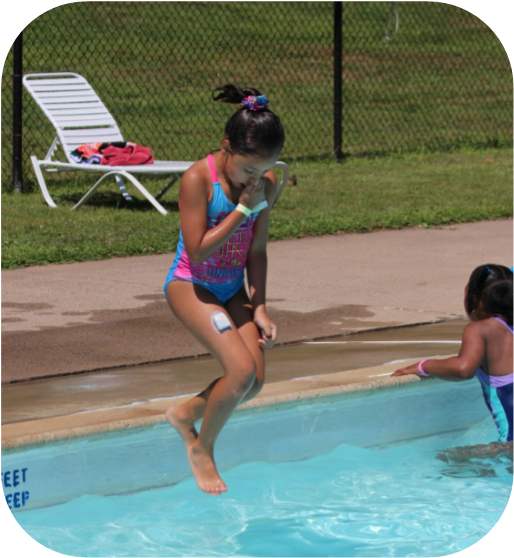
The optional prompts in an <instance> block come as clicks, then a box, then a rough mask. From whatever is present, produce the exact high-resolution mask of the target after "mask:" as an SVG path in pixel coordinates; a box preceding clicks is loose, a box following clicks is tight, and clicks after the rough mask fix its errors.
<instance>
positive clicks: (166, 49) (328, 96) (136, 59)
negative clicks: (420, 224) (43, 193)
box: [1, 2, 512, 190]
mask: <svg viewBox="0 0 514 558" xmlns="http://www.w3.org/2000/svg"><path fill="white" fill-rule="evenodd" d="M395 6H397V8H398V17H399V19H397V18H396V13H395ZM398 23H399V26H398V30H397V33H396V27H397V24H398ZM386 28H387V35H388V36H387V37H386ZM333 45H334V3H333V2H205V3H204V2H94V3H93V2H78V3H72V4H66V5H63V6H59V7H57V8H55V9H52V10H50V11H49V12H46V13H45V14H43V15H41V16H40V17H38V18H37V19H36V20H34V21H33V22H32V23H31V24H30V25H29V26H27V28H26V29H25V30H24V31H23V73H24V74H27V73H41V72H65V71H66V72H75V73H79V74H81V75H83V76H84V77H85V78H86V79H87V80H88V81H89V82H90V83H91V85H92V86H93V88H94V89H95V90H96V92H97V93H98V95H99V96H100V98H101V99H102V100H103V101H104V103H105V104H106V106H107V107H108V109H109V110H110V111H111V113H112V114H113V116H114V118H115V119H116V121H117V122H118V125H119V126H120V128H121V131H122V134H123V136H124V138H125V139H126V140H128V141H134V142H136V143H139V144H142V145H145V146H148V147H151V149H152V151H153V153H154V155H155V158H156V159H161V160H174V159H175V160H176V159H179V160H195V159H198V158H200V157H203V156H205V154H206V153H208V152H210V151H212V150H213V149H216V148H217V147H218V146H219V143H220V140H221V139H222V137H221V136H222V132H223V127H224V124H225V121H226V119H227V118H228V116H229V114H231V112H232V111H233V110H234V107H233V106H226V105H221V104H218V103H214V102H212V100H211V91H212V90H213V89H214V88H215V87H217V86H219V85H220V84H223V83H228V82H235V83H238V84H240V85H249V86H253V87H256V88H258V89H261V90H262V91H264V92H265V93H266V94H267V95H268V97H269V98H270V100H271V108H272V110H274V111H275V112H276V113H277V114H278V115H279V116H280V117H281V118H282V120H283V122H284V125H285V128H286V134H287V139H286V145H285V147H284V151H283V153H282V158H284V159H286V160H292V159H311V158H314V159H323V158H326V159H327V160H328V159H330V158H331V157H332V156H333V130H334V122H333V113H334V94H333V90H334V83H333V80H334V78H333V76H334V66H333V64H334V62H333V60H334V53H333ZM12 74H13V53H12V51H11V52H10V53H9V55H8V57H7V61H6V64H5V66H4V70H3V74H2V107H1V110H2V188H3V189H4V190H6V189H7V190H10V189H11V187H12V129H13V118H12V115H13V111H12V103H13V99H12V97H13V95H12V91H13V77H12ZM342 95H343V117H342V125H343V153H344V154H345V155H367V154H377V153H383V154H385V153H389V152H393V151H394V152H398V151H417V150H443V149H444V150H447V149H452V148H456V147H460V146H493V145H512V72H511V67H510V64H509V60H508V57H507V55H506V53H505V51H504V49H503V47H502V45H501V43H500V41H499V40H498V39H497V38H496V36H495V35H494V33H493V32H492V31H491V30H490V29H489V28H488V27H487V26H486V25H485V24H484V23H482V21H481V20H479V19H478V18H476V17H475V16H473V15H472V14H470V13H468V12H466V11H465V10H462V9H460V8H458V7H455V6H451V5H449V4H443V3H436V2H399V3H388V2H387V3H386V2H344V3H343V88H342ZM22 102H23V128H22V131H23V179H24V188H25V189H30V188H31V187H33V185H34V184H35V177H34V175H33V170H32V167H31V165H30V159H29V157H30V155H36V156H37V157H38V158H42V157H44V155H45V153H46V152H47V150H48V148H49V146H50V144H51V143H52V140H53V138H54V137H55V133H54V130H53V128H52V126H51V125H50V124H49V122H48V121H47V120H46V119H45V117H44V116H43V114H42V112H41V111H40V109H39V108H38V107H37V106H36V104H35V102H34V101H33V100H32V99H31V98H30V96H29V95H28V94H27V92H26V91H23V100H22ZM63 157H64V155H63V154H62V153H61V158H63Z"/></svg>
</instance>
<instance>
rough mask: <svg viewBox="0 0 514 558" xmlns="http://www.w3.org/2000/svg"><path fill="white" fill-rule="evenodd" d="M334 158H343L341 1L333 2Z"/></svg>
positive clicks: (338, 159) (337, 159)
mask: <svg viewBox="0 0 514 558" xmlns="http://www.w3.org/2000/svg"><path fill="white" fill-rule="evenodd" d="M334 158H335V160H336V161H341V160H342V158H343V3H342V2H334Z"/></svg>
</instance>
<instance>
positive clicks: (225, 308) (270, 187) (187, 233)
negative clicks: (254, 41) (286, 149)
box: [164, 84, 285, 495]
mask: <svg viewBox="0 0 514 558" xmlns="http://www.w3.org/2000/svg"><path fill="white" fill-rule="evenodd" d="M215 93H217V95H216V96H215ZM213 99H214V100H215V101H218V100H219V101H222V102H226V103H235V104H236V103H237V104H239V106H240V108H239V110H237V111H236V112H235V113H234V114H233V115H232V116H231V117H230V118H229V119H228V121H227V123H226V125H225V133H224V138H223V140H222V141H221V149H220V150H219V151H217V152H216V153H215V154H214V155H208V156H207V157H205V158H204V159H200V160H199V161H197V162H196V163H195V164H194V165H192V166H191V167H190V168H189V169H188V170H187V172H185V173H184V175H183V178H182V181H181V183H180V189H179V199H180V204H179V206H180V238H179V243H178V246H177V254H176V256H175V260H174V262H173V265H172V267H171V269H170V271H169V273H168V276H167V278H166V283H165V285H164V293H165V295H166V299H167V301H168V304H169V306H170V308H171V310H172V312H173V313H174V314H175V315H176V316H177V318H178V319H179V320H180V321H181V322H182V323H183V324H184V325H185V326H186V327H187V328H188V329H189V330H190V331H191V333H192V334H193V335H194V336H195V337H196V338H197V339H198V340H199V341H200V342H201V343H202V344H203V346H204V347H205V348H206V349H207V350H208V351H209V352H211V353H212V354H213V355H214V356H215V357H216V358H217V359H218V361H219V362H220V364H221V366H222V367H223V370H224V375H223V376H222V377H220V378H218V379H217V380H215V381H214V382H212V383H211V384H210V385H209V386H208V387H207V388H206V389H205V390H204V391H202V392H201V393H199V394H198V395H196V396H195V397H193V398H192V399H190V400H189V401H187V402H186V403H183V404H181V405H178V406H173V407H170V408H169V409H168V410H167V411H166V418H167V419H168V421H169V423H170V424H171V426H173V427H174V428H175V429H176V430H177V431H178V432H179V434H180V435H181V437H182V439H183V441H184V444H185V446H186V451H187V457H188V459H189V463H190V466H191V470H192V472H193V475H194V477H195V480H196V483H197V484H198V487H199V488H200V489H201V490H203V491H204V492H206V493H208V494H215V495H217V494H220V493H222V492H225V491H226V490H227V486H226V485H225V483H224V482H223V480H222V479H221V477H220V475H219V474H218V471H217V469H216V465H215V462H214V443H215V441H216V438H217V437H218V434H219V433H220V431H221V429H222V428H223V426H224V425H225V423H226V422H227V420H228V418H229V417H230V415H231V414H232V412H233V411H234V409H235V408H236V407H237V406H238V405H239V404H241V403H244V402H246V401H248V400H250V399H252V398H253V397H255V396H256V395H257V394H258V393H259V391H260V390H261V387H262V384H263V382H264V352H263V349H265V348H268V347H271V346H273V345H274V343H275V341H276V338H277V326H276V325H275V324H274V323H273V322H272V320H271V319H270V318H269V316H268V315H267V313H266V308H265V300H266V292H265V291H266V266H267V257H266V243H267V236H268V220H269V212H270V208H271V207H272V205H273V203H274V201H275V200H276V198H277V184H276V182H277V181H276V177H275V175H274V173H273V172H272V171H271V170H270V169H271V168H272V167H273V166H274V165H275V163H276V162H277V160H278V157H279V155H280V151H281V149H282V146H283V144H284V139H285V135H284V129H283V127H282V124H281V122H280V119H279V118H278V116H276V115H275V114H274V113H273V112H271V111H270V110H269V108H268V104H269V102H268V99H267V98H266V97H265V96H264V95H262V94H261V93H260V92H259V91H258V90H256V89H253V88H243V89H241V88H239V87H238V86H237V85H233V84H228V85H224V86H222V87H220V88H218V89H216V90H215V91H214V93H213ZM245 269H246V274H247V282H248V290H249V292H248V293H247V291H246V289H245V287H244V276H245ZM202 417H203V421H202V426H201V429H200V432H199V433H198V432H197V431H196V429H195V422H196V421H197V420H199V419H200V418H202Z"/></svg>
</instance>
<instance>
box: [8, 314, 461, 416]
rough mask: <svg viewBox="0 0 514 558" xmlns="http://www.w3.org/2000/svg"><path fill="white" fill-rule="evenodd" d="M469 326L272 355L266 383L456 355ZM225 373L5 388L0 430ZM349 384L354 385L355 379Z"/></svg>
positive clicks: (181, 369)
mask: <svg viewBox="0 0 514 558" xmlns="http://www.w3.org/2000/svg"><path fill="white" fill-rule="evenodd" d="M466 323H467V322H466V321H464V320H456V321H449V322H443V323H437V324H430V325H425V326H415V327H406V328H393V329H388V330H383V331H370V332H364V333H356V334H353V335H345V336H340V337H330V338H327V339H325V340H318V341H316V342H314V343H311V342H303V343H295V344H291V345H284V346H279V347H275V348H273V349H271V350H269V351H267V352H266V383H267V384H268V385H269V384H273V383H277V382H284V381H286V380H292V379H296V378H306V377H311V376H319V375H323V374H330V373H335V372H344V371H354V370H356V369H362V368H368V367H373V366H378V365H382V364H385V363H388V362H391V361H396V360H402V359H406V360H407V359H419V358H422V357H427V356H435V355H449V354H455V353H456V352H458V349H459V344H460V339H461V338H462V330H463V328H464V326H465V324H466ZM441 341H445V342H444V343H443V342H441ZM399 366H400V365H399ZM221 372H222V371H221V368H220V366H219V364H218V363H217V361H216V360H215V359H214V358H212V357H198V358H184V359H178V360H173V361H169V362H165V363H159V364H150V365H143V366H134V367H129V368H127V367H125V368H119V369H111V370H106V371H101V372H89V373H82V374H75V375H70V376H61V377H55V378H46V379H40V380H31V381H27V382H22V383H12V384H4V385H3V386H2V424H3V425H7V424H13V423H20V422H25V421H33V420H39V419H45V418H50V417H59V416H65V415H71V414H75V413H83V412H88V411H93V410H99V409H112V408H113V407H118V406H127V405H136V404H139V403H141V402H145V401H156V400H159V399H164V398H166V399H167V398H171V397H177V396H181V395H186V394H191V393H197V392H198V391H201V390H202V389H203V388H204V387H206V386H207V385H208V384H209V383H210V381H212V380H213V379H215V378H217V377H219V375H220V374H221ZM342 381H343V383H344V378H343V380H342ZM347 381H348V383H351V382H352V381H354V379H353V376H352V373H351V372H348V378H347ZM300 383H301V382H299V384H298V387H300Z"/></svg>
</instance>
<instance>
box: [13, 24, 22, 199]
mask: <svg viewBox="0 0 514 558" xmlns="http://www.w3.org/2000/svg"><path fill="white" fill-rule="evenodd" d="M13 46H14V48H13V51H14V52H13V54H14V60H13V103H12V105H13V149H12V170H13V172H12V176H13V187H14V191H15V193H16V194H21V192H22V188H23V184H22V175H21V145H22V144H21V133H22V126H21V118H22V110H21V97H22V81H21V80H22V59H23V38H22V33H20V34H19V35H18V37H17V38H16V40H15V41H14V45H13Z"/></svg>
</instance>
